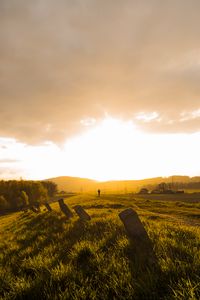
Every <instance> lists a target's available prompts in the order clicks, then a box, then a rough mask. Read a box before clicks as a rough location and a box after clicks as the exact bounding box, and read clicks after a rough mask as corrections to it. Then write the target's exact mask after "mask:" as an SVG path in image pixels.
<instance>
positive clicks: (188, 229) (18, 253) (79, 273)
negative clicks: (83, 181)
mask: <svg viewBox="0 0 200 300" xmlns="http://www.w3.org/2000/svg"><path fill="white" fill-rule="evenodd" d="M65 202H66V203H67V204H68V205H69V206H70V207H71V208H72V207H73V205H75V204H81V205H82V206H83V207H84V208H85V210H86V211H87V212H88V213H89V214H90V216H91V217H92V220H91V221H88V222H81V221H80V220H79V219H78V217H77V216H76V215H75V214H74V217H73V218H72V219H70V220H66V217H65V216H64V215H63V214H62V213H61V212H60V210H59V207H58V204H57V203H53V204H52V208H53V210H54V211H53V212H51V213H49V212H47V211H45V210H44V208H43V209H42V212H41V213H38V214H34V213H33V212H27V213H13V214H10V215H7V216H2V217H0V266H1V267H0V298H1V299H140V300H142V299H166V300H167V299H168V300H171V299H180V300H182V299H185V300H186V299H187V300H188V299H191V300H192V299H193V300H194V299H200V227H199V225H200V196H199V195H198V194H196V195H193V197H192V196H191V195H189V196H188V197H187V195H159V196H158V195H144V196H142V195H140V196H139V195H128V194H127V195H105V196H104V195H102V197H100V198H97V197H96V196H94V195H89V194H88V195H80V196H74V197H71V198H67V199H66V200H65ZM128 207H132V208H133V209H134V210H136V211H137V213H138V215H139V216H140V219H141V220H142V222H143V224H144V226H145V228H146V230H147V232H148V235H149V237H150V239H151V242H152V245H153V249H154V252H155V255H156V258H157V266H156V267H153V268H151V267H149V266H148V265H145V264H143V265H142V264H139V263H138V253H137V252H136V251H135V249H136V245H135V244H134V242H132V241H131V240H129V239H128V237H127V235H126V231H125V229H124V226H123V224H122V222H121V221H120V219H119V217H118V214H119V212H121V211H122V210H124V209H125V208H128Z"/></svg>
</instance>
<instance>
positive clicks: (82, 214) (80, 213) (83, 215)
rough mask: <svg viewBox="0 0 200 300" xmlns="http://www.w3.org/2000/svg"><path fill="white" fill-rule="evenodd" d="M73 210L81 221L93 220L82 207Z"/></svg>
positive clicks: (75, 207)
mask: <svg viewBox="0 0 200 300" xmlns="http://www.w3.org/2000/svg"><path fill="white" fill-rule="evenodd" d="M73 208H74V210H75V212H76V213H77V215H78V216H79V218H80V219H81V220H83V221H89V220H91V217H90V216H89V215H88V213H87V212H86V211H85V210H84V209H83V207H82V206H81V205H76V206H74V207H73Z"/></svg>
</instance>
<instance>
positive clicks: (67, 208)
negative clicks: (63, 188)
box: [58, 199, 73, 219]
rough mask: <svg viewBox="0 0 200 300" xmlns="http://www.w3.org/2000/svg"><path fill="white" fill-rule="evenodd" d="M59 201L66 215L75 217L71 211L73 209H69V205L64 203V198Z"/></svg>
mask: <svg viewBox="0 0 200 300" xmlns="http://www.w3.org/2000/svg"><path fill="white" fill-rule="evenodd" d="M58 203H59V206H60V209H61V211H62V212H63V213H64V214H65V215H66V217H67V218H68V219H70V218H71V217H73V213H72V212H71V210H70V209H69V207H68V206H67V205H66V204H65V203H64V199H59V200H58Z"/></svg>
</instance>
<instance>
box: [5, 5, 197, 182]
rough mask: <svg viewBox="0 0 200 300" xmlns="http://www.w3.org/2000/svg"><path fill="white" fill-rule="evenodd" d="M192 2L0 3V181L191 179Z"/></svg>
mask: <svg viewBox="0 0 200 300" xmlns="http://www.w3.org/2000/svg"><path fill="white" fill-rule="evenodd" d="M199 11H200V2H199V0H190V1H188V0H168V1H160V0H123V1H122V0H110V1H108V0H95V1H94V0H84V1H83V0H57V1H56V0H35V1H31V0H10V1H7V0H1V1H0V178H2V179H8V178H20V177H23V178H27V179H42V178H49V177H54V176H59V175H69V176H80V177H89V178H94V179H98V180H109V179H139V178H146V177H154V176H160V175H161V176H169V175H172V174H184V175H190V176H195V175H200V162H199V153H200V139H199V137H200V85H199V80H200V39H199V36H200V19H199Z"/></svg>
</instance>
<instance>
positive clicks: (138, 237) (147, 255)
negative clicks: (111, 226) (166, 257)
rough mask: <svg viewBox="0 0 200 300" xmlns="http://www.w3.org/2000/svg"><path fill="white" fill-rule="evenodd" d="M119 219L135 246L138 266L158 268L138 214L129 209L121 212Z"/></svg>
mask: <svg viewBox="0 0 200 300" xmlns="http://www.w3.org/2000/svg"><path fill="white" fill-rule="evenodd" d="M119 217H120V219H121V221H122V223H123V224H124V227H125V229H126V231H127V233H128V236H129V237H130V239H131V242H132V244H133V251H134V254H135V261H136V263H137V264H138V266H139V267H151V266H156V265H157V259H156V256H155V254H154V251H153V247H152V243H151V240H150V239H149V236H148V234H147V232H146V230H145V228H144V226H143V224H142V222H141V221H140V219H139V217H138V215H137V213H136V212H135V211H134V210H133V209H132V208H128V209H125V210H124V211H122V212H120V213H119Z"/></svg>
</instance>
